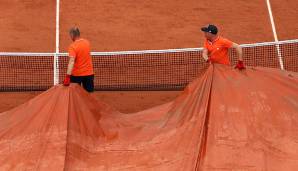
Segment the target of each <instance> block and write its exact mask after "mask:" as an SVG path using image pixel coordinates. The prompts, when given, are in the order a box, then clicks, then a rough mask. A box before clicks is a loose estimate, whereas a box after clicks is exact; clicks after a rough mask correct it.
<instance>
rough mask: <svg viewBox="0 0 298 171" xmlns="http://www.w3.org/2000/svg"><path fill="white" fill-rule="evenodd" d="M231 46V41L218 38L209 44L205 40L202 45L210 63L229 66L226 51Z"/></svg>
mask: <svg viewBox="0 0 298 171" xmlns="http://www.w3.org/2000/svg"><path fill="white" fill-rule="evenodd" d="M232 45H233V42H232V41H230V40H228V39H225V38H222V37H220V36H219V37H218V38H217V39H216V40H215V41H214V42H210V41H209V40H207V39H206V40H205V43H204V47H205V48H206V49H207V50H208V57H209V59H210V61H211V62H214V63H220V64H225V65H230V60H229V56H228V50H229V48H231V47H232Z"/></svg>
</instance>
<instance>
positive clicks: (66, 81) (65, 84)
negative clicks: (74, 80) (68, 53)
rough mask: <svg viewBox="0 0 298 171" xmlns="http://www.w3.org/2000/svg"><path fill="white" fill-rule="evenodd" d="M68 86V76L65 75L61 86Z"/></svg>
mask: <svg viewBox="0 0 298 171" xmlns="http://www.w3.org/2000/svg"><path fill="white" fill-rule="evenodd" d="M69 84H70V75H66V77H65V79H64V81H63V85H64V86H69Z"/></svg>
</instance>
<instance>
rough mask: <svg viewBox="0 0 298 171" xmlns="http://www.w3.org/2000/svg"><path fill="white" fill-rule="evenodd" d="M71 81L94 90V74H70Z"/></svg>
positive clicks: (90, 90)
mask: <svg viewBox="0 0 298 171" xmlns="http://www.w3.org/2000/svg"><path fill="white" fill-rule="evenodd" d="M70 82H72V83H78V84H79V85H80V86H83V87H84V89H85V90H86V91H88V92H93V91H94V75H88V76H70Z"/></svg>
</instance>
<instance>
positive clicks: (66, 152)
mask: <svg viewBox="0 0 298 171" xmlns="http://www.w3.org/2000/svg"><path fill="white" fill-rule="evenodd" d="M70 86H71V85H70ZM69 107H70V87H68V107H67V108H68V109H67V126H66V127H67V128H66V144H65V157H64V165H63V170H64V171H65V170H66V168H65V165H66V161H67V156H68V150H67V149H68V148H67V147H68V131H69V111H70V110H69Z"/></svg>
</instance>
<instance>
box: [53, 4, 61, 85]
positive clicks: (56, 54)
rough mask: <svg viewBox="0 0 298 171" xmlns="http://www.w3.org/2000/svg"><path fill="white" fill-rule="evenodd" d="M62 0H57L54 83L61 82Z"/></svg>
mask: <svg viewBox="0 0 298 171" xmlns="http://www.w3.org/2000/svg"><path fill="white" fill-rule="evenodd" d="M59 11H60V0H56V51H55V55H54V85H57V84H59V59H58V58H59V30H60V29H59V15H60V12H59Z"/></svg>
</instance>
